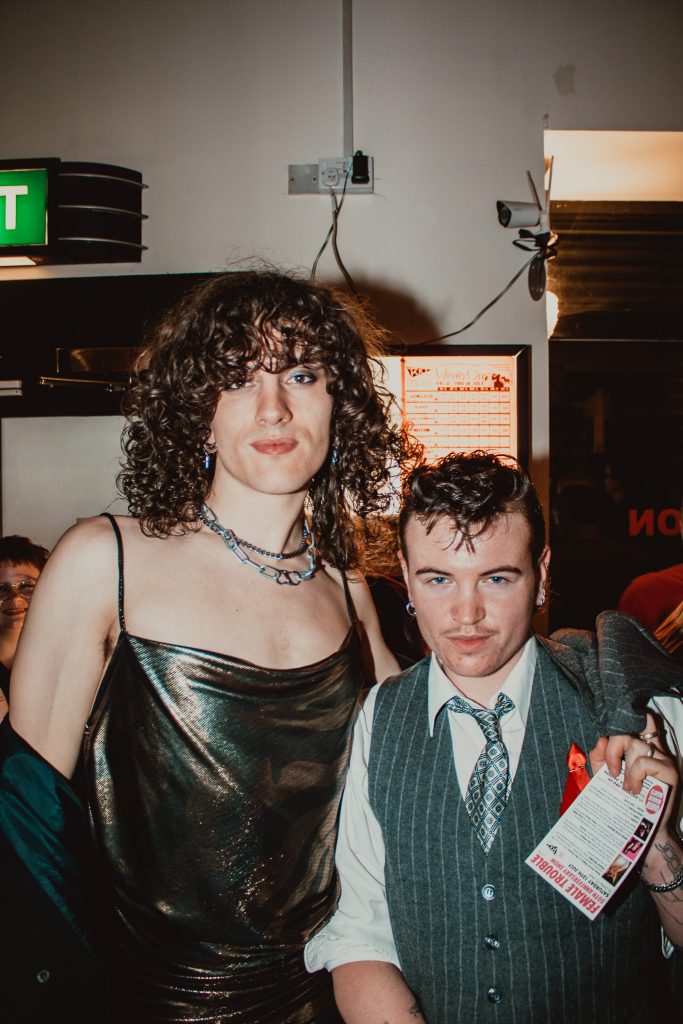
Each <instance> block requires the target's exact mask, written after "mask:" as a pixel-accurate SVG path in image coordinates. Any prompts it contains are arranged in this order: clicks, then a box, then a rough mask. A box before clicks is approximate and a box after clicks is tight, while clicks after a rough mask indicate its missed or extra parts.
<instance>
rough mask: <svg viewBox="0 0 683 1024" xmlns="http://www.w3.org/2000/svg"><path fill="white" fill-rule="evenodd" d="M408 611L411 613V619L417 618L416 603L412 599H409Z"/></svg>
mask: <svg viewBox="0 0 683 1024" xmlns="http://www.w3.org/2000/svg"><path fill="white" fill-rule="evenodd" d="M406 611H407V612H408V615H410V617H411V619H414V618H416V616H417V612H416V611H415V605H414V604H413V602H412V601H408V604H407V605H406Z"/></svg>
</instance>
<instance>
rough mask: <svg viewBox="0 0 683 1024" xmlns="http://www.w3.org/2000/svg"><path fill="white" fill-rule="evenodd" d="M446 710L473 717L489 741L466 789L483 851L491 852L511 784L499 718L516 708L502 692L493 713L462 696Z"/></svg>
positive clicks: (453, 699)
mask: <svg viewBox="0 0 683 1024" xmlns="http://www.w3.org/2000/svg"><path fill="white" fill-rule="evenodd" d="M446 707H447V708H448V710H449V711H454V712H459V713H461V714H464V715H471V716H472V718H474V719H475V720H476V722H477V724H478V725H479V728H480V729H481V731H482V732H483V734H484V737H485V739H486V744H485V746H484V749H483V750H482V752H481V753H480V755H479V757H478V758H477V763H476V764H475V766H474V770H473V772H472V776H471V778H470V782H469V785H468V787H467V795H466V797H465V807H466V808H467V813H468V814H469V816H470V818H471V819H472V824H473V825H474V830H475V832H476V833H477V836H478V838H479V842H480V843H481V845H482V849H483V850H484V853H488V852H489V850H490V849H491V846H492V845H493V840H494V839H495V835H496V831H497V829H498V825H499V824H500V819H501V818H502V816H503V811H504V810H505V805H506V803H507V800H508V790H509V781H510V765H509V762H508V752H507V747H506V746H505V744H504V743H503V739H502V736H501V734H500V719H501V718H502V717H503V715H507V713H508V712H509V711H513V710H514V707H515V705H514V704H513V702H512V701H511V700H510V698H509V697H506V695H505V694H504V693H499V694H498V700H497V701H496V706H495V708H494V709H493V710H492V711H490V710H488V709H487V708H473V707H472V705H471V704H468V703H467V701H465V700H463V699H462V697H451V699H450V700H449V701H448V703H447V704H446Z"/></svg>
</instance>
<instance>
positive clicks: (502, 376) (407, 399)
mask: <svg viewBox="0 0 683 1024" xmlns="http://www.w3.org/2000/svg"><path fill="white" fill-rule="evenodd" d="M529 351H530V349H529V346H528V345H524V346H515V345H477V346H474V345H468V346H464V345H460V346H456V345H439V346H431V347H429V348H428V347H426V346H425V347H423V348H418V349H413V350H411V351H409V352H407V353H406V354H405V355H400V356H399V355H395V356H386V357H385V358H384V359H383V360H382V362H383V363H384V366H385V369H386V378H385V384H386V385H387V387H388V388H389V390H390V391H391V392H392V393H393V394H394V396H395V397H396V400H397V402H398V404H399V407H400V410H401V414H402V416H403V419H404V421H405V423H406V424H407V426H408V428H409V430H410V432H411V433H412V434H413V435H414V436H415V437H416V438H417V439H418V441H420V442H421V443H422V444H423V445H424V447H425V452H426V457H427V459H428V460H429V461H430V462H431V461H434V460H436V459H438V458H440V457H441V456H443V455H447V454H448V453H449V452H453V451H472V450H473V449H475V448H484V449H487V450H488V451H492V452H496V453H499V454H503V455H512V456H514V457H515V458H517V459H519V461H520V462H522V463H527V462H528V459H529Z"/></svg>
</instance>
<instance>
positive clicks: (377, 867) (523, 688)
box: [304, 637, 537, 971]
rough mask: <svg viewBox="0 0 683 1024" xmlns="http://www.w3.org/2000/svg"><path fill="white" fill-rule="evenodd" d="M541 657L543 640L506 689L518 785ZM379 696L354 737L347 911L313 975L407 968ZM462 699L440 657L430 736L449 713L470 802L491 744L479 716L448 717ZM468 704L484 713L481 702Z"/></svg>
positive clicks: (344, 863)
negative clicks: (373, 797)
mask: <svg viewBox="0 0 683 1024" xmlns="http://www.w3.org/2000/svg"><path fill="white" fill-rule="evenodd" d="M536 650H537V647H536V641H535V640H534V639H533V637H532V638H531V639H530V640H528V641H527V643H526V645H525V647H524V651H523V652H522V656H521V658H520V659H519V661H518V662H517V664H516V665H515V667H514V668H513V669H512V671H511V672H510V675H509V676H508V677H507V679H506V680H505V683H504V685H503V687H502V692H503V693H505V694H506V696H508V697H509V698H510V699H511V700H512V701H513V703H514V705H515V709H514V711H511V712H510V713H509V714H507V715H504V716H503V717H502V718H501V719H500V725H501V733H502V736H503V742H504V743H505V745H506V747H507V748H508V757H509V764H510V777H511V778H512V779H514V776H515V772H516V770H517V765H518V764H519V758H520V754H521V752H522V743H523V741H524V731H525V729H526V721H527V717H528V714H529V704H530V702H531V688H532V684H533V678H534V672H535V671H536ZM380 685H381V684H380ZM378 690H379V686H374V687H373V688H372V690H371V691H370V693H369V694H368V698H367V700H366V702H365V704H364V705H363V708H362V710H361V713H360V715H359V717H358V721H357V722H356V727H355V731H354V735H353V747H352V751H351V761H350V764H349V774H348V777H347V780H346V789H345V790H344V797H343V799H342V805H341V816H340V821H339V838H338V840H337V852H336V862H337V868H338V869H339V874H340V877H341V882H342V891H341V898H340V900H339V907H338V908H337V911H336V913H335V914H334V916H333V917H332V918H331V919H330V920H329V921H328V922H327V924H326V925H325V927H324V928H322V929H321V931H319V932H318V934H317V935H315V936H314V937H313V938H312V939H311V940H310V941H309V942H308V944H307V945H306V950H305V954H304V958H305V961H306V967H307V968H308V970H309V971H317V970H319V969H320V968H321V967H326V968H327V969H328V970H329V971H331V970H332V969H333V968H334V967H339V966H341V964H346V963H352V962H355V961H357V960H383V961H387V962H389V963H392V964H395V965H396V966H397V967H399V966H400V965H399V962H398V956H397V954H396V946H395V943H394V936H393V933H392V929H391V922H390V921H389V909H388V907H387V902H386V896H385V891H384V841H383V839H382V831H381V829H380V827H379V823H378V821H377V818H376V817H375V815H374V814H373V811H372V808H371V807H370V801H369V799H368V758H369V755H370V740H371V736H372V719H373V716H374V711H375V700H376V698H377V691H378ZM455 694H459V690H457V689H456V687H455V686H454V685H453V683H452V682H451V681H450V679H449V678H448V677H447V676H446V674H445V672H444V671H443V669H442V668H441V666H440V665H439V663H438V661H437V660H436V658H435V656H434V655H432V657H431V661H430V665H429V676H428V681H427V707H428V729H429V734H430V736H433V735H434V725H435V722H436V719H437V716H438V715H439V714H440V713H441V712H442V711H443V712H444V714H448V721H449V725H450V730H451V738H452V741H453V759H454V762H455V770H456V774H457V777H458V785H459V786H460V790H461V792H462V794H463V796H464V795H465V793H466V792H467V787H468V784H469V781H470V776H471V774H472V771H473V769H474V766H475V764H476V761H477V758H478V757H479V754H480V753H481V751H482V749H483V747H484V743H485V741H484V734H483V733H482V731H481V728H480V727H479V725H478V724H477V722H476V720H475V719H474V718H473V717H472V716H471V715H464V714H449V713H448V712H447V711H444V705H445V704H446V702H447V701H449V700H450V699H451V697H453V696H454V695H455ZM460 696H462V694H460ZM497 698H498V694H495V695H494V696H493V698H492V700H491V702H490V704H489V705H488V706H489V707H491V708H493V707H494V706H495V703H496V700H497ZM463 699H465V700H466V699H467V698H464V697H463ZM468 703H470V704H472V706H473V707H477V706H478V705H476V704H475V703H474V702H473V701H468ZM479 706H481V705H479Z"/></svg>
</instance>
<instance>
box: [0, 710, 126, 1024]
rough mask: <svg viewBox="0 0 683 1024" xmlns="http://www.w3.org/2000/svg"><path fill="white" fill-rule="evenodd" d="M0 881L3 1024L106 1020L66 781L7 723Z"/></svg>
mask: <svg viewBox="0 0 683 1024" xmlns="http://www.w3.org/2000/svg"><path fill="white" fill-rule="evenodd" d="M0 877H1V879H2V914H1V917H0V919H1V921H2V938H3V946H4V947H5V952H4V955H3V956H2V958H0V991H2V1019H3V1021H9V1022H12V1024H14V1022H17V1024H19V1022H20V1024H29V1022H34V1021H35V1022H36V1024H37V1022H38V1021H40V1022H41V1024H42V1022H44V1021H46V1020H54V1019H57V1018H58V1017H59V1016H60V1015H64V1016H67V1017H68V1019H69V1020H70V1021H72V1022H77V1021H86V1020H93V1019H97V1020H98V1021H99V1020H107V1019H108V1006H109V994H108V982H107V979H106V975H105V973H104V971H103V969H102V967H101V964H100V962H99V960H98V957H97V954H96V952H95V948H96V944H97V939H96V930H95V925H96V922H98V920H101V916H100V908H99V895H100V892H99V886H98V884H97V878H96V875H95V874H94V868H93V866H92V863H91V844H90V840H89V837H88V829H87V822H86V816H85V813H84V811H83V807H82V805H81V803H80V801H79V799H78V797H77V796H76V794H75V792H74V791H73V789H72V787H71V786H70V784H69V782H68V781H67V780H66V779H65V778H64V777H63V776H62V775H60V774H59V772H57V771H55V769H54V768H52V767H51V765H49V764H48V762H47V761H45V760H44V759H43V758H42V757H40V755H39V754H37V753H36V752H35V751H34V750H33V749H32V748H31V747H30V746H29V745H28V744H27V743H26V742H25V741H24V740H23V739H22V738H21V737H20V736H19V735H18V734H17V733H16V732H15V731H14V730H13V729H12V727H11V724H10V722H9V718H7V717H6V718H5V719H4V721H3V722H2V723H0ZM5 1014H6V1015H7V1016H5Z"/></svg>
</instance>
